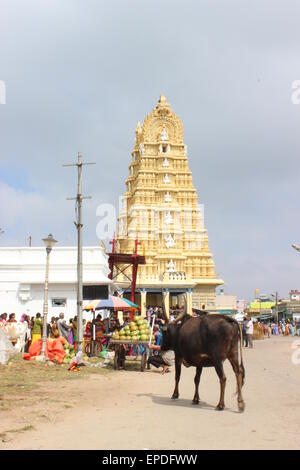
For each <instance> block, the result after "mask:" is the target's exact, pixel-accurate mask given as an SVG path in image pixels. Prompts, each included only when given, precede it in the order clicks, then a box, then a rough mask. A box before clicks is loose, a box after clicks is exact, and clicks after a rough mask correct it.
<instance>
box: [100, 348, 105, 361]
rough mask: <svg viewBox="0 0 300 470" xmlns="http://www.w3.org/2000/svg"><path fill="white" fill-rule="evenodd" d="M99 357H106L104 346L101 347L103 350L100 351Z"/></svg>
mask: <svg viewBox="0 0 300 470" xmlns="http://www.w3.org/2000/svg"><path fill="white" fill-rule="evenodd" d="M99 356H100V357H104V358H105V357H106V346H103V349H102V351H101V353H100V354H99Z"/></svg>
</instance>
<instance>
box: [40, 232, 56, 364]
mask: <svg viewBox="0 0 300 470" xmlns="http://www.w3.org/2000/svg"><path fill="white" fill-rule="evenodd" d="M43 242H44V244H45V247H46V253H47V258H46V275H45V288H44V309H43V316H44V323H43V340H42V352H41V356H43V357H45V348H46V342H47V316H48V283H49V264H50V263H49V260H50V253H51V250H52V248H53V246H54V245H55V243H57V241H56V240H55V239H54V238H53V235H52V234H51V233H50V234H49V235H48V237H47V238H43Z"/></svg>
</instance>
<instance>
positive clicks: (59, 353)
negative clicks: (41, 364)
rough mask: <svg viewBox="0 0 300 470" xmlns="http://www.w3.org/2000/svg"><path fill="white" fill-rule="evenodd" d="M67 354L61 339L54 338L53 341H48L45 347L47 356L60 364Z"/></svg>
mask: <svg viewBox="0 0 300 470" xmlns="http://www.w3.org/2000/svg"><path fill="white" fill-rule="evenodd" d="M65 355H66V351H65V350H64V347H63V345H62V343H61V340H60V339H54V340H52V341H49V340H48V341H47V343H46V349H45V356H47V357H48V359H50V361H55V362H57V363H58V364H62V363H63V361H64V357H65Z"/></svg>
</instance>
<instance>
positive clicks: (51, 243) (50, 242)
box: [43, 233, 57, 251]
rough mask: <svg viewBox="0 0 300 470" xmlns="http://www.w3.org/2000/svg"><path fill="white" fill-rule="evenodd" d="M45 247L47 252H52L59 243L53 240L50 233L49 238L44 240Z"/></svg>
mask: <svg viewBox="0 0 300 470" xmlns="http://www.w3.org/2000/svg"><path fill="white" fill-rule="evenodd" d="M43 242H44V245H45V247H46V250H47V251H51V250H52V248H53V246H54V245H55V243H57V240H55V238H53V235H52V233H49V235H48V237H47V238H43Z"/></svg>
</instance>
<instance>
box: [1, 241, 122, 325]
mask: <svg viewBox="0 0 300 470" xmlns="http://www.w3.org/2000/svg"><path fill="white" fill-rule="evenodd" d="M45 269H46V249H45V247H30V248H29V247H25V248H24V247H16V248H10V247H9V248H8V247H1V248H0V313H3V312H7V313H11V312H14V313H16V317H17V319H20V317H21V315H22V313H26V314H28V315H30V316H33V315H35V314H36V313H37V312H41V313H43V303H44V282H45ZM108 273H109V268H108V257H107V255H106V254H105V252H104V250H103V248H102V247H100V246H91V247H85V248H83V294H84V295H83V298H84V302H83V304H84V305H86V304H87V303H88V300H91V299H95V298H98V297H100V296H101V294H103V293H104V292H105V291H107V289H108V290H109V293H112V292H111V290H112V289H113V284H112V281H111V280H110V279H108V277H107V276H108ZM76 282H77V247H54V248H53V249H52V251H51V254H50V270H49V295H48V299H49V318H51V316H58V315H59V313H60V312H64V313H65V318H66V319H69V318H71V317H74V316H75V315H76V314H77V291H76Z"/></svg>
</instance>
